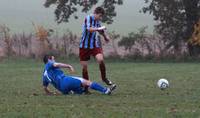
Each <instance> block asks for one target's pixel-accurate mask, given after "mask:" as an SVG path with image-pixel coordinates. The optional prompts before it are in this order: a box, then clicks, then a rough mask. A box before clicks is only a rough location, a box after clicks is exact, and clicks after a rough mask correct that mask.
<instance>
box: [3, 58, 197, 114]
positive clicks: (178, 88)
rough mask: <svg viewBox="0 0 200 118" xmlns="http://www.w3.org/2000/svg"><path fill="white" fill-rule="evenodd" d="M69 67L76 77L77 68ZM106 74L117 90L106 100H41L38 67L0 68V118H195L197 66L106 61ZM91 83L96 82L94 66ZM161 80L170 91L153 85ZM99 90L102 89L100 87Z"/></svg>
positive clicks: (8, 64)
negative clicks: (74, 70) (164, 80)
mask: <svg viewBox="0 0 200 118" xmlns="http://www.w3.org/2000/svg"><path fill="white" fill-rule="evenodd" d="M66 62H67V63H71V64H72V65H73V66H74V67H75V69H76V71H77V75H81V68H80V65H79V63H77V62H76V61H66ZM106 64H107V72H108V76H109V78H110V79H111V80H113V81H115V82H116V83H117V85H118V88H117V90H116V91H115V92H114V93H113V94H112V95H111V96H107V95H102V94H99V93H97V92H95V91H92V95H67V96H46V95H44V92H43V90H42V87H41V71H42V70H43V68H42V66H43V65H42V63H40V62H39V61H34V60H27V59H19V60H16V61H13V60H4V61H1V62H0V93H1V94H0V118H3V117H19V118H23V117H24V118H30V117H33V118H36V117H47V118H55V117H56V118H64V117H65V118H200V86H199V85H200V76H199V75H200V63H134V62H123V61H115V62H112V61H107V63H106ZM89 72H90V73H89V74H90V78H91V80H95V81H97V82H100V83H102V82H101V81H100V79H99V77H100V74H99V71H98V66H97V64H96V63H94V62H91V63H90V66H89ZM162 77H164V78H167V79H168V80H169V82H170V88H169V89H167V90H165V91H161V90H159V89H158V88H157V86H156V82H157V80H158V79H159V78H162ZM102 84H103V83H102Z"/></svg>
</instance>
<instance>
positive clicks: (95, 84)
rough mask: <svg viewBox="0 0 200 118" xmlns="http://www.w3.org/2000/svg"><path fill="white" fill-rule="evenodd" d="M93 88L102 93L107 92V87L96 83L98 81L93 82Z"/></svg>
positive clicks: (91, 86)
mask: <svg viewBox="0 0 200 118" xmlns="http://www.w3.org/2000/svg"><path fill="white" fill-rule="evenodd" d="M90 88H91V89H94V90H96V91H100V92H102V93H105V92H106V90H107V88H105V87H103V86H102V85H100V84H98V83H96V82H92V84H91V85H90Z"/></svg>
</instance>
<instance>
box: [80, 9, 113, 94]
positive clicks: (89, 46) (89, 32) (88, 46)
mask: <svg viewBox="0 0 200 118" xmlns="http://www.w3.org/2000/svg"><path fill="white" fill-rule="evenodd" d="M104 14H105V11H104V9H103V8H102V7H97V8H96V9H95V10H94V13H93V14H91V15H88V16H86V17H85V20H84V23H83V28H82V37H81V40H80V46H79V58H80V63H81V65H82V76H83V78H84V79H87V80H89V76H88V70H87V67H88V60H90V56H94V57H95V58H96V60H97V62H98V64H99V69H100V72H101V78H102V81H103V82H105V83H106V84H107V85H112V84H113V83H112V82H111V81H110V80H109V79H107V77H106V67H105V64H104V58H103V51H102V47H101V41H100V39H99V37H97V33H99V34H101V35H102V36H103V37H104V39H105V41H106V42H109V40H110V39H109V37H108V36H107V35H106V34H105V32H104V30H105V26H101V23H100V20H101V19H102V17H103V15H104ZM86 90H87V88H86Z"/></svg>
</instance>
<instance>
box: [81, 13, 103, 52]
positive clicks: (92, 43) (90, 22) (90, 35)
mask: <svg viewBox="0 0 200 118" xmlns="http://www.w3.org/2000/svg"><path fill="white" fill-rule="evenodd" d="M90 27H93V28H98V27H101V24H100V21H99V20H95V18H94V15H88V16H86V18H85V21H84V23H83V27H82V37H81V40H80V46H79V47H80V48H85V49H93V48H96V47H97V48H99V47H101V42H100V38H99V37H97V34H96V33H97V32H90V31H89V29H90Z"/></svg>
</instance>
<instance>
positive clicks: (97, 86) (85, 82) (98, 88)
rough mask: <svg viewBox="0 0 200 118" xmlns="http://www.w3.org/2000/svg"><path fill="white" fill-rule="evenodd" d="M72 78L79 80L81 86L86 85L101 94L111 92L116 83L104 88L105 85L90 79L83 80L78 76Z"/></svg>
mask: <svg viewBox="0 0 200 118" xmlns="http://www.w3.org/2000/svg"><path fill="white" fill-rule="evenodd" d="M73 78H74V79H78V80H80V81H81V83H82V86H83V87H85V86H88V87H89V88H91V89H93V90H96V91H99V92H101V93H103V94H111V92H112V91H113V90H114V89H115V88H116V85H112V86H111V87H110V88H106V87H104V86H102V85H100V84H99V83H96V82H91V81H90V80H85V79H83V78H80V77H73Z"/></svg>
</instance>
